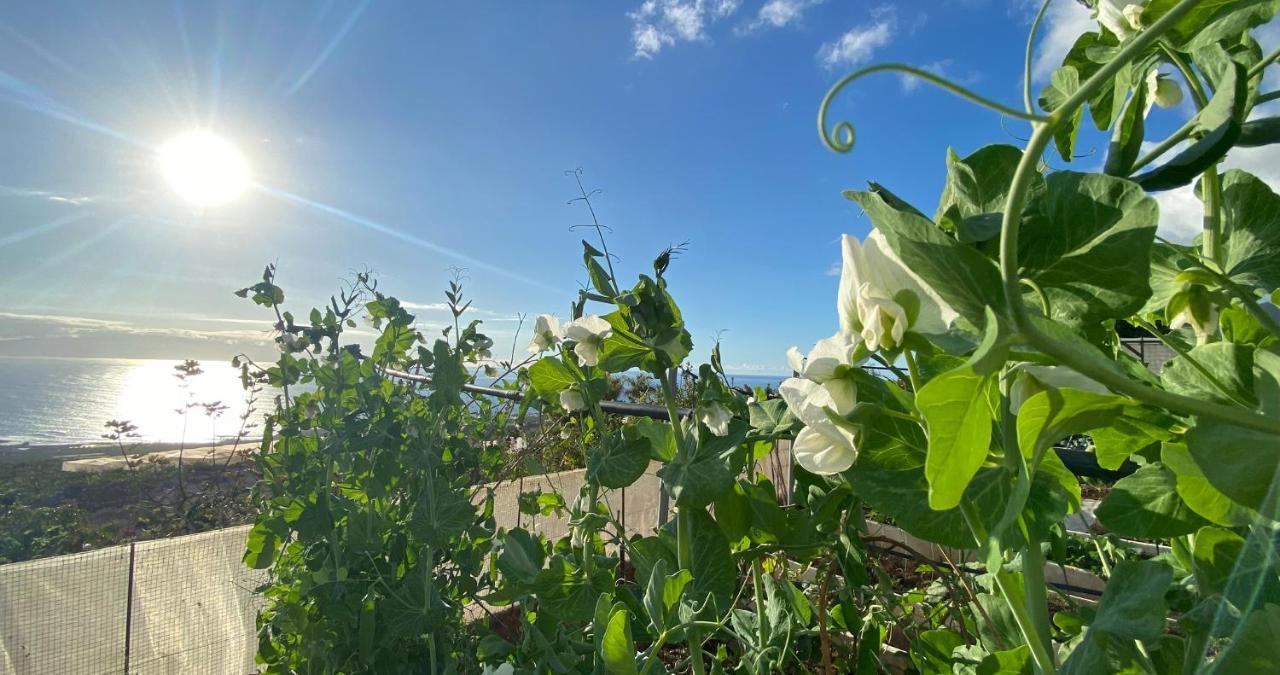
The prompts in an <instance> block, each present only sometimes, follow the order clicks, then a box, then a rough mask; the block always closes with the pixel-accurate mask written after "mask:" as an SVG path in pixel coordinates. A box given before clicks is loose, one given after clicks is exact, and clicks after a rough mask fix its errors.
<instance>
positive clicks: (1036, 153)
mask: <svg viewBox="0 0 1280 675" xmlns="http://www.w3.org/2000/svg"><path fill="white" fill-rule="evenodd" d="M1196 2H1197V0H1182V1H1181V2H1179V3H1178V4H1177V5H1175V6H1174V7H1173V8H1172V9H1171V10H1169V12H1168V13H1167V14H1165V16H1163V17H1161V18H1160V20H1159V21H1157V22H1155V23H1154V24H1152V25H1151V27H1150V28H1148V29H1147V30H1145V31H1143V32H1141V33H1139V34H1138V35H1137V36H1136V37H1135V38H1134V39H1133V41H1132V42H1130V43H1129V44H1128V45H1127V46H1126V47H1125V48H1124V49H1122V50H1121V51H1120V53H1119V54H1118V55H1116V57H1115V58H1114V59H1112V60H1111V61H1110V62H1108V63H1107V64H1106V65H1105V66H1103V67H1102V68H1100V69H1099V70H1098V72H1097V73H1095V74H1094V76H1093V77H1091V78H1089V80H1087V81H1086V82H1085V83H1084V84H1083V85H1081V86H1080V88H1079V89H1078V90H1076V92H1075V93H1074V94H1072V95H1071V96H1070V97H1069V98H1068V99H1067V101H1066V102H1065V103H1064V104H1063V105H1062V106H1060V107H1059V108H1057V109H1056V110H1054V112H1053V114H1052V115H1051V118H1052V120H1051V121H1050V122H1049V123H1047V124H1037V125H1036V126H1035V131H1034V132H1033V133H1032V134H1031V139H1030V140H1029V141H1028V142H1027V149H1026V152H1025V153H1024V154H1023V156H1022V160H1021V162H1020V163H1019V164H1018V168H1017V171H1016V172H1015V174H1014V178H1013V182H1012V184H1011V185H1010V186H1009V194H1008V196H1007V198H1006V200H1005V209H1004V216H1003V223H1002V231H1001V235H1000V274H1001V277H1002V278H1003V280H1004V288H1005V297H1007V298H1009V307H1010V313H1011V314H1012V317H1013V319H1014V322H1015V324H1016V325H1017V327H1018V330H1019V332H1020V333H1021V334H1022V336H1023V337H1024V338H1025V339H1026V341H1027V342H1028V343H1029V344H1030V345H1031V346H1032V347H1035V348H1036V349H1038V350H1040V351H1042V352H1044V353H1045V354H1048V355H1049V356H1052V357H1054V358H1056V359H1058V360H1059V361H1060V362H1061V363H1062V364H1063V365H1066V366H1069V367H1071V368H1072V369H1074V370H1076V371H1078V372H1080V373H1081V374H1082V375H1085V376H1087V377H1090V378H1092V379H1094V380H1097V381H1098V382H1099V383H1101V384H1103V385H1104V386H1106V387H1108V388H1109V389H1111V390H1112V391H1114V392H1116V393H1119V394H1124V395H1126V396H1130V397H1132V398H1136V399H1138V400H1140V401H1144V402H1146V403H1150V404H1152V405H1155V406H1158V407H1162V408H1165V409H1168V410H1171V411H1174V412H1178V413H1182V414H1184V415H1198V416H1202V417H1209V418H1213V419H1217V420H1220V421H1223V422H1228V423H1231V424H1235V425H1238V426H1242V427H1246V428H1249V429H1255V430H1259V431H1264V432H1268V433H1274V434H1280V419H1273V418H1268V417H1265V416H1263V415H1259V414H1257V413H1253V412H1250V411H1247V410H1241V409H1239V408H1235V407H1231V406H1225V405H1222V404H1218V403H1212V402H1208V401H1200V400H1197V399H1194V398H1191V397H1188V396H1181V395H1178V394H1174V393H1171V392H1168V391H1165V390H1163V389H1156V388H1154V387H1150V386H1147V385H1145V384H1142V383H1140V382H1137V381H1135V380H1131V379H1129V378H1127V377H1125V376H1124V375H1122V374H1120V373H1118V372H1115V371H1113V370H1111V369H1110V368H1107V367H1106V366H1105V365H1104V364H1103V363H1101V362H1099V361H1098V360H1097V357H1096V355H1094V354H1092V353H1089V352H1088V351H1085V350H1081V349H1078V348H1077V347H1076V346H1074V345H1072V344H1069V343H1065V342H1059V341H1058V340H1056V339H1054V338H1053V337H1051V336H1049V335H1047V334H1045V333H1043V332H1041V331H1040V330H1039V329H1038V328H1037V327H1036V326H1035V324H1034V323H1033V322H1032V320H1031V316H1030V315H1028V314H1027V309H1026V307H1024V306H1023V305H1022V303H1020V302H1018V301H1017V298H1019V297H1020V295H1021V291H1020V289H1021V282H1020V281H1019V274H1018V272H1019V267H1018V228H1019V227H1020V226H1021V224H1022V207H1023V205H1024V204H1025V203H1026V200H1027V197H1028V195H1029V190H1030V187H1031V178H1032V176H1033V175H1035V174H1036V173H1038V171H1039V169H1038V164H1039V161H1040V157H1041V156H1042V155H1043V154H1044V152H1045V150H1046V148H1047V147H1048V145H1049V143H1050V142H1051V141H1052V140H1053V134H1054V132H1055V131H1056V130H1057V127H1058V125H1059V124H1061V123H1062V121H1063V120H1064V119H1067V118H1069V117H1070V116H1071V115H1073V114H1074V113H1075V110H1076V109H1077V108H1079V107H1080V106H1081V105H1083V104H1084V102H1085V101H1087V100H1088V98H1089V97H1090V96H1091V95H1093V93H1094V92H1096V91H1097V90H1098V89H1099V88H1100V87H1101V86H1103V85H1104V84H1105V83H1106V82H1108V81H1109V80H1110V78H1111V77H1112V76H1114V75H1115V74H1116V72H1117V71H1118V70H1120V69H1121V68H1123V67H1124V66H1125V64H1127V63H1128V62H1129V61H1131V60H1132V59H1133V58H1134V57H1136V56H1137V55H1138V54H1139V53H1141V52H1142V51H1143V50H1145V49H1146V48H1147V47H1149V46H1150V45H1151V44H1152V43H1153V42H1154V41H1155V40H1156V39H1158V38H1159V37H1160V35H1161V34H1163V33H1164V32H1165V31H1167V30H1168V29H1169V27H1170V26H1172V25H1173V23H1174V22H1175V21H1177V20H1178V19H1179V18H1180V17H1182V16H1183V15H1184V14H1186V13H1187V12H1188V11H1190V10H1191V8H1192V7H1193V6H1194V5H1195V4H1196Z"/></svg>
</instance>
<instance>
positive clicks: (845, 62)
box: [818, 5, 898, 69]
mask: <svg viewBox="0 0 1280 675" xmlns="http://www.w3.org/2000/svg"><path fill="white" fill-rule="evenodd" d="M897 30H898V12H897V10H895V9H894V8H893V7H892V6H888V5H886V6H882V7H878V8H876V9H873V10H872V11H871V21H870V22H868V23H864V24H859V25H857V26H854V27H853V28H850V29H849V30H848V31H846V32H845V34H844V35H841V36H840V37H839V38H837V39H836V40H834V41H832V42H828V43H826V44H824V45H822V47H821V48H820V49H818V62H819V63H821V64H822V66H823V67H824V68H827V69H833V68H852V67H855V66H859V65H862V64H863V63H866V62H867V61H870V60H871V58H872V57H873V56H875V53H876V51H877V50H879V49H880V48H882V47H884V46H886V45H888V44H889V43H890V42H893V37H894V35H895V34H896V33H897Z"/></svg>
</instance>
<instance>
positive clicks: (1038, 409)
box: [1018, 387, 1131, 458]
mask: <svg viewBox="0 0 1280 675" xmlns="http://www.w3.org/2000/svg"><path fill="white" fill-rule="evenodd" d="M1129 404H1131V401H1129V400H1128V399H1124V398H1121V397H1119V396H1115V395H1112V394H1098V393H1096V392H1092V391H1084V390H1082V389H1070V388H1063V389H1058V388H1056V387H1051V388H1049V389H1046V390H1044V391H1042V392H1040V393H1038V394H1035V395H1033V396H1032V397H1031V398H1028V399H1027V400H1026V402H1024V403H1023V404H1022V408H1021V409H1019V410H1018V448H1019V450H1021V452H1022V454H1023V455H1025V456H1026V457H1028V458H1030V457H1035V456H1037V455H1040V454H1042V453H1043V452H1044V451H1045V450H1048V449H1049V448H1050V447H1052V446H1053V445H1054V444H1055V443H1057V442H1058V441H1060V440H1062V439H1064V438H1066V437H1068V436H1072V435H1075V434H1083V433H1085V432H1086V431H1090V430H1093V429H1097V428H1099V427H1105V426H1107V425H1109V424H1111V423H1113V422H1114V421H1115V420H1116V419H1117V418H1118V417H1120V416H1121V415H1123V414H1124V411H1125V408H1126V406H1128V405H1129Z"/></svg>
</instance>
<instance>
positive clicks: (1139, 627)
mask: <svg viewBox="0 0 1280 675" xmlns="http://www.w3.org/2000/svg"><path fill="white" fill-rule="evenodd" d="M1172 581H1173V569H1172V568H1170V567H1169V565H1168V564H1166V563H1164V562H1154V561H1132V560H1126V561H1123V562H1121V563H1119V564H1117V565H1116V566H1115V569H1113V570H1112V572H1111V579H1110V580H1109V581H1108V582H1107V588H1106V590H1105V591H1103V593H1102V599H1101V600H1100V601H1099V602H1098V610H1097V613H1096V614H1095V615H1094V619H1093V622H1092V623H1091V624H1089V629H1088V631H1087V632H1086V633H1085V637H1084V640H1083V641H1082V642H1081V643H1080V644H1079V645H1078V646H1077V647H1076V649H1075V651H1073V652H1072V653H1071V656H1070V657H1069V658H1068V659H1067V661H1066V663H1064V664H1063V667H1062V672H1063V673H1093V672H1102V671H1103V670H1109V671H1112V672H1114V671H1115V670H1117V669H1116V668H1115V666H1111V665H1108V664H1109V659H1108V658H1107V652H1108V648H1109V647H1115V646H1116V644H1117V642H1119V641H1130V640H1141V641H1143V642H1155V641H1156V640H1158V639H1159V638H1160V634H1161V633H1162V632H1163V630H1164V620H1165V613H1166V608H1165V602H1164V594H1165V592H1166V591H1167V590H1168V588H1169V584H1170V582H1172ZM1128 647H1130V648H1131V647H1132V645H1128Z"/></svg>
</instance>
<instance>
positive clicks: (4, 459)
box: [0, 437, 262, 464]
mask: <svg viewBox="0 0 1280 675" xmlns="http://www.w3.org/2000/svg"><path fill="white" fill-rule="evenodd" d="M235 443H236V439H235V438H234V437H229V438H222V439H218V440H217V441H215V442H213V443H210V442H209V441H197V440H192V441H187V442H186V443H180V442H178V441H143V442H141V443H136V444H129V443H126V444H125V446H124V447H125V450H126V451H127V452H128V453H129V454H130V455H145V454H150V453H153V452H165V451H169V450H178V449H179V448H182V447H184V446H185V447H187V448H207V447H209V446H211V445H219V446H221V445H233V444H235ZM261 443H262V439H261V438H260V437H257V438H242V439H240V441H239V445H240V446H242V447H243V446H247V447H254V448H256V447H258V445H260V444H261ZM119 456H120V448H119V446H117V445H116V444H115V443H111V442H109V441H100V442H85V443H25V442H8V441H7V442H3V443H0V464H20V463H28V462H47V461H55V460H56V461H66V460H72V459H91V458H94V457H119Z"/></svg>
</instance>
